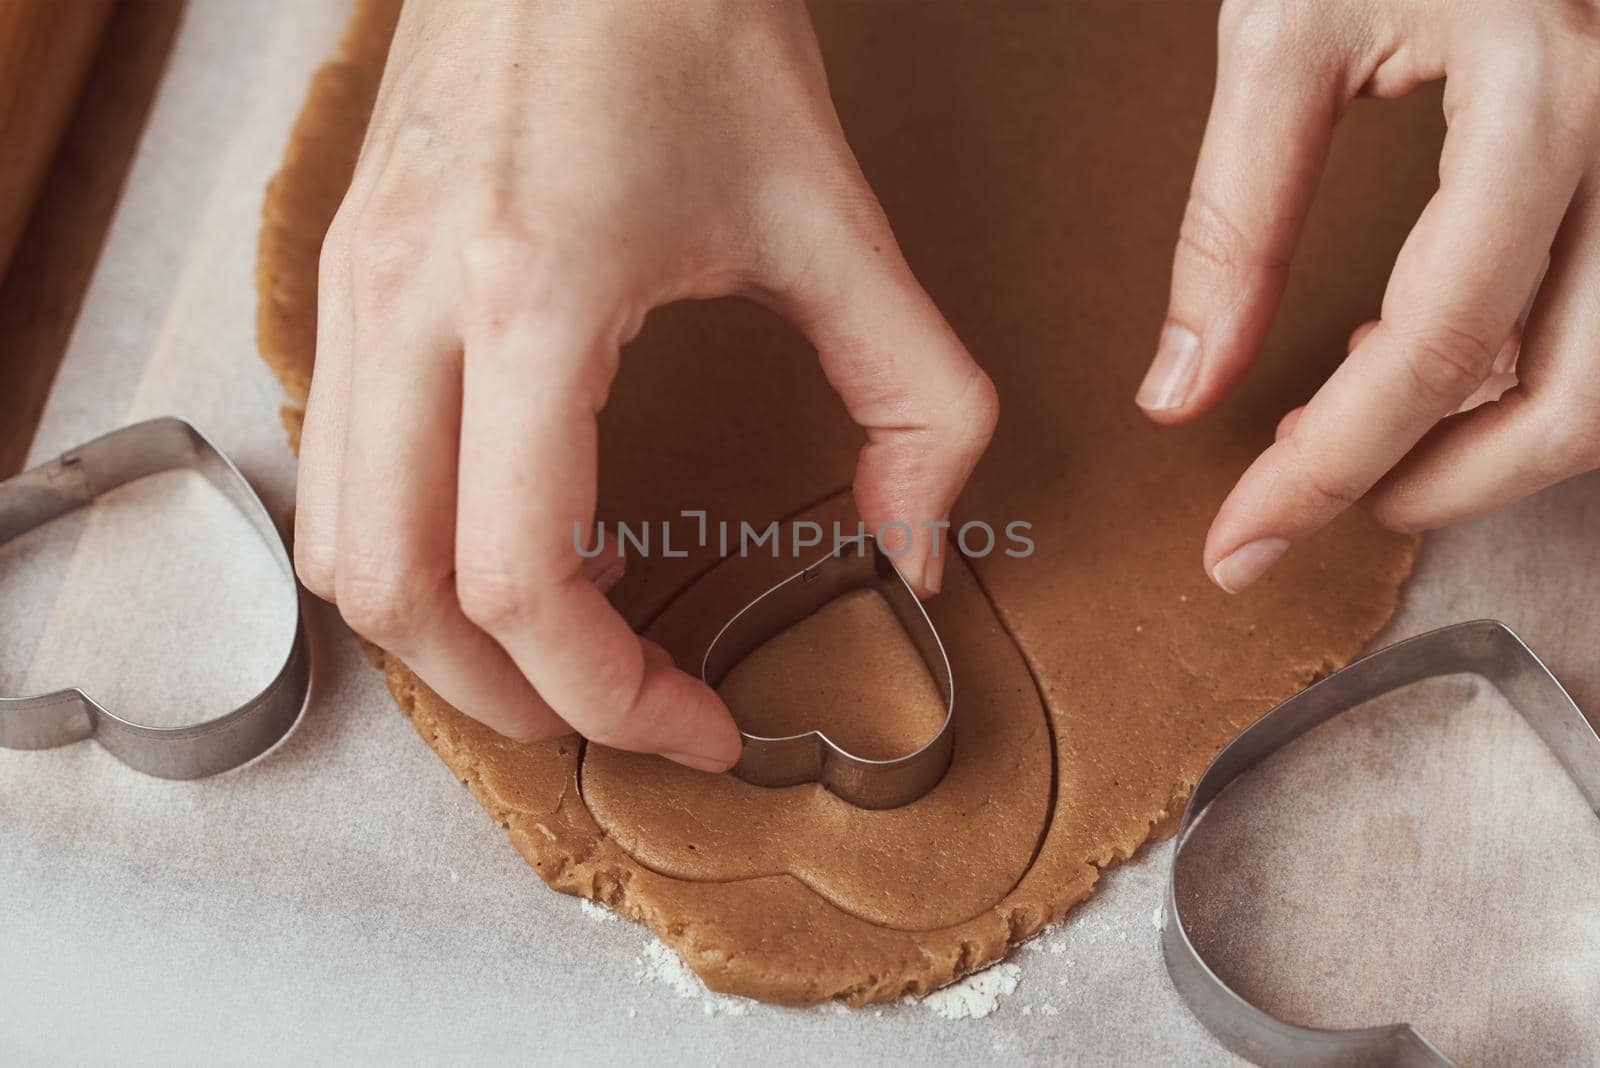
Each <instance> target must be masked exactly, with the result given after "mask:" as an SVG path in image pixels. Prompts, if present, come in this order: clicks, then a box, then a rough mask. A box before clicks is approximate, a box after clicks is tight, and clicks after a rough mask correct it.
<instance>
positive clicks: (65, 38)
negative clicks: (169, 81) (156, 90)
mask: <svg viewBox="0 0 1600 1068" xmlns="http://www.w3.org/2000/svg"><path fill="white" fill-rule="evenodd" d="M111 4H112V0H0V276H3V275H4V274H5V268H6V265H7V264H8V263H9V262H10V261H11V252H12V249H13V248H15V246H16V243H17V238H18V236H19V235H21V233H22V228H23V226H25V225H26V224H27V221H28V210H29V209H30V208H31V207H32V206H33V198H34V196H35V194H37V193H38V191H39V183H40V182H41V181H42V180H43V179H44V175H45V171H46V170H48V169H49V167H50V158H51V157H52V156H53V155H54V154H55V150H56V142H57V141H58V140H60V138H61V131H62V130H64V129H65V128H66V125H67V119H68V118H69V117H70V116H71V115H72V105H73V103H74V102H75V101H76V100H77V98H78V90H80V89H81V88H82V87H83V80H84V77H85V76H86V75H87V74H88V72H89V61H90V60H91V59H92V58H93V57H94V51H95V45H96V44H98V43H99V40H100V31H101V29H102V28H104V26H105V22H106V16H107V15H109V14H110V13H111Z"/></svg>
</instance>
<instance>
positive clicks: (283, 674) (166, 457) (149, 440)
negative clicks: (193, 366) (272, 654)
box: [0, 417, 311, 779]
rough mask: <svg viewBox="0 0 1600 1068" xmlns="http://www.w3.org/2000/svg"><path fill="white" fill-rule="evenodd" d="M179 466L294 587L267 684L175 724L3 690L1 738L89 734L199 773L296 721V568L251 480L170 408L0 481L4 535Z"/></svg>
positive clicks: (301, 645)
mask: <svg viewBox="0 0 1600 1068" xmlns="http://www.w3.org/2000/svg"><path fill="white" fill-rule="evenodd" d="M180 467H187V468H192V469H193V470H195V471H196V472H198V473H199V474H200V475H201V476H203V477H204V478H205V479H206V481H208V482H210V483H211V484H212V485H213V486H215V487H216V488H217V489H218V490H220V491H221V492H222V494H223V495H224V496H225V497H227V498H228V500H229V501H231V502H232V503H233V505H234V506H235V507H237V508H238V509H239V511H240V512H242V513H243V514H244V516H245V518H246V519H248V520H249V521H250V524H251V526H252V527H254V528H255V530H256V533H258V534H260V535H261V540H262V541H263V542H265V543H266V546H267V550H268V552H270V553H271V554H272V557H273V560H274V562H275V563H276V564H277V565H278V567H279V569H280V570H281V571H282V572H283V574H284V578H285V580H286V581H287V582H288V583H289V584H290V585H291V586H294V588H295V626H294V641H293V642H292V643H291V645H290V647H289V653H288V656H287V658H286V659H285V660H284V662H283V666H282V667H281V668H279V669H278V673H277V674H276V675H275V676H274V677H273V679H272V681H271V682H269V683H267V685H266V688H265V689H263V690H262V691H261V692H260V693H258V694H257V695H256V696H254V697H252V698H251V699H250V700H248V701H246V702H245V703H244V704H242V705H240V706H239V707H238V708H235V709H233V710H232V711H230V712H226V713H224V714H222V715H219V716H216V717H214V718H212V719H207V720H204V721H202V722H199V723H189V724H185V725H183V726H180V727H147V726H145V725H143V724H140V723H135V722H133V721H131V720H127V719H124V718H122V717H121V716H118V715H116V714H115V713H113V712H111V711H109V710H107V709H106V708H105V707H104V706H102V705H101V704H100V703H99V702H97V701H95V700H94V699H93V698H92V697H90V696H89V695H88V694H86V693H84V692H83V691H82V690H80V689H77V688H76V687H74V688H72V689H68V690H59V691H57V692H55V693H47V694H40V695H38V696H36V697H0V747H3V748H6V749H52V748H54V747H56V746H59V745H68V744H70V743H72V742H77V741H82V740H83V739H85V738H93V739H95V740H96V741H98V742H99V743H100V744H101V745H102V746H104V747H105V748H106V749H107V750H109V751H110V752H111V754H112V755H113V756H115V757H116V758H117V759H118V760H121V761H122V762H123V763H124V764H127V765H128V766H129V767H131V768H134V769H136V770H138V771H142V772H144V773H146V774H147V775H155V776H158V777H160V778H163V779H199V778H203V777H204V776H207V775H215V774H216V773H217V772H219V771H226V770H228V769H229V768H234V767H237V766H239V765H240V764H243V763H245V762H246V761H248V760H252V759H254V758H255V757H257V756H259V755H261V754H262V753H264V752H266V751H267V750H268V749H270V748H272V746H273V745H274V744H275V743H277V741H278V740H279V739H281V738H282V737H283V736H284V735H285V734H287V733H288V732H289V728H290V727H292V726H294V723H295V720H296V719H298V718H299V715H300V709H301V707H302V706H303V705H304V704H305V701H306V696H307V694H308V692H309V691H310V686H311V661H310V656H309V654H308V653H307V650H306V639H305V628H304V624H303V622H302V620H301V618H300V600H299V587H298V586H295V578H294V568H293V566H292V565H291V564H290V563H289V554H288V553H287V552H286V551H285V549H284V546H283V539H282V537H281V536H280V535H279V533H278V529H277V527H275V526H273V523H272V517H271V516H270V515H268V514H267V509H266V506H265V505H263V504H262V503H261V499H260V498H259V497H257V496H256V492H255V490H254V489H252V488H251V486H250V483H249V481H247V480H246V479H245V477H244V475H243V474H241V473H240V472H239V469H238V468H237V467H235V466H234V465H233V462H232V461H231V460H229V459H228V458H227V457H226V456H224V455H223V453H222V451H221V450H220V449H218V448H217V447H216V446H215V445H213V444H212V443H211V441H210V440H209V439H207V438H206V436H205V435H204V434H202V433H200V431H198V430H196V429H195V428H194V427H193V426H191V425H190V424H189V423H187V422H185V421H184V420H182V419H176V418H171V417H168V418H162V419H151V420H148V421H147V422H143V423H135V424H133V425H132V426H126V427H123V428H122V429H121V430H114V431H112V432H111V433H109V434H106V435H103V436H101V437H98V438H95V439H94V440H93V441H90V442H87V443H85V444H83V445H80V446H78V447H77V448H75V449H69V450H68V451H66V452H65V453H62V454H61V456H59V457H58V458H56V459H54V460H51V461H50V462H48V463H45V464H41V465H39V466H38V467H35V468H31V469H30V470H27V471H24V472H23V473H22V474H20V475H16V476H14V477H12V478H9V479H6V480H5V481H4V482H0V543H4V542H7V541H10V540H11V539H12V538H14V537H16V536H18V535H19V534H22V533H24V532H25V531H29V530H32V529H33V528H35V527H37V526H40V525H42V524H44V523H47V522H49V521H50V520H52V519H55V518H57V517H59V516H62V515H65V514H67V513H68V512H71V511H74V510H75V509H78V508H81V507H83V506H84V505H86V504H88V503H89V502H90V501H93V500H94V499H95V498H96V497H98V496H100V495H101V494H103V493H107V492H109V491H111V490H114V489H116V488H117V487H118V486H124V485H126V484H128V483H129V482H134V481H136V480H138V479H141V478H144V477H145V476H147V475H154V474H158V473H160V472H162V471H170V470H172V469H174V468H180Z"/></svg>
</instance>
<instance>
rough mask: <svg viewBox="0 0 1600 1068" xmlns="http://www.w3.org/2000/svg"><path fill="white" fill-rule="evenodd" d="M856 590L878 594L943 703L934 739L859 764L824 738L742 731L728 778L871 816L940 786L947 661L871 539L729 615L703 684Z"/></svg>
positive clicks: (950, 707)
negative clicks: (824, 798) (804, 789)
mask: <svg viewBox="0 0 1600 1068" xmlns="http://www.w3.org/2000/svg"><path fill="white" fill-rule="evenodd" d="M858 589H874V590H876V591H877V592H878V593H879V594H880V595H881V596H882V597H883V598H884V600H885V601H887V602H888V603H889V607H890V609H891V610H892V611H893V612H894V614H895V618H896V619H897V620H899V622H900V627H901V629H902V630H903V631H905V633H906V635H907V637H909V638H910V639H911V642H912V644H913V645H914V646H916V649H917V652H918V654H919V655H920V656H921V657H922V662H923V664H924V665H925V666H926V667H927V668H928V673H929V674H930V675H931V676H932V678H933V683H934V686H935V688H936V689H937V690H938V691H939V696H940V697H942V698H943V699H944V719H943V721H942V722H941V723H940V725H939V730H938V731H937V732H936V733H935V734H934V736H933V737H932V738H930V739H929V740H928V741H927V742H925V743H923V744H922V745H921V746H920V747H918V748H917V749H915V750H913V751H912V752H910V753H907V754H905V755H903V756H899V757H895V758H893V759H890V760H871V759H868V758H866V757H862V756H857V755H856V754H854V753H852V752H850V751H849V750H848V749H845V748H843V747H842V746H840V745H839V744H838V743H836V742H835V741H833V739H831V738H829V737H828V736H827V735H826V734H825V733H824V732H822V731H820V730H810V731H804V732H802V733H800V734H791V735H787V736H785V737H780V738H774V737H767V736H765V735H759V734H752V733H750V732H748V731H744V730H741V731H740V732H739V734H740V737H741V738H742V739H743V741H744V748H743V750H742V751H741V753H740V755H739V762H738V763H737V764H735V765H734V767H733V769H732V770H733V774H734V775H736V776H738V777H739V778H741V779H743V780H744V781H746V782H748V783H752V784H754V785H756V786H765V787H784V786H800V785H803V784H805V783H810V782H817V783H821V784H822V785H823V786H824V787H826V788H827V789H828V790H830V791H831V792H833V793H834V794H836V795H838V796H839V797H841V798H843V799H844V800H846V801H848V802H850V803H851V804H853V805H855V806H856V807H858V808H867V809H887V808H898V807H900V806H901V805H906V804H910V803H911V802H912V801H915V800H917V799H918V798H920V797H922V796H924V795H925V794H927V793H928V791H930V790H932V789H933V788H934V787H935V786H936V785H938V783H939V781H940V780H941V779H943V778H944V774H945V772H946V770H948V769H949V767H950V757H951V754H952V752H953V749H954V742H955V730H954V723H955V678H954V676H953V675H952V673H951V671H950V658H949V656H948V655H947V654H946V653H945V649H944V642H943V641H942V640H941V639H940V637H939V632H938V631H937V630H936V629H935V628H934V625H933V620H932V619H930V618H929V616H928V612H927V609H926V608H924V607H923V604H922V601H921V600H920V599H919V598H918V597H917V595H916V592H915V591H913V590H912V588H911V586H910V584H909V583H908V582H906V580H905V577H904V576H903V575H901V574H900V571H899V569H898V568H896V567H895V565H894V560H893V559H892V558H891V557H890V555H889V553H888V552H887V551H886V550H884V548H883V546H882V545H881V544H879V542H878V539H877V538H874V537H871V536H870V535H862V536H858V537H852V538H843V539H840V540H839V543H838V544H837V545H836V547H835V549H834V551H833V552H832V553H830V554H829V555H827V556H825V557H823V558H822V559H820V560H818V561H817V562H816V563H814V564H812V565H811V566H809V567H806V568H804V569H802V570H800V571H798V572H796V573H795V574H793V575H790V576H789V577H788V578H786V579H784V580H783V581H782V582H779V583H778V584H777V585H775V586H773V587H772V588H770V589H768V590H767V591H766V592H765V593H763V594H761V595H760V596H758V597H756V598H755V599H754V600H753V601H751V602H750V603H749V604H747V605H745V606H744V607H743V608H741V609H740V610H739V611H738V612H737V613H735V614H734V616H733V618H732V619H730V620H728V622H727V623H725V624H724V625H723V627H722V629H721V630H720V631H718V632H717V636H716V637H715V638H713V639H711V644H710V645H709V646H707V647H706V652H705V657H704V659H703V660H702V661H701V666H700V677H701V679H703V680H704V681H705V683H706V685H708V686H711V687H712V688H713V689H714V688H716V686H717V684H719V683H720V682H722V680H723V679H724V678H726V677H727V674H728V672H729V671H731V670H732V669H733V666H734V665H735V664H737V663H738V662H739V661H740V660H742V659H743V658H744V657H745V656H746V655H748V654H749V653H750V652H751V651H753V650H754V649H755V648H756V647H757V646H759V645H761V644H762V643H764V642H766V641H768V640H769V639H771V638H773V637H775V636H776V635H777V634H778V633H779V632H780V631H782V630H784V629H786V628H787V627H789V626H792V625H793V624H795V623H798V622H800V620H802V619H804V618H806V617H807V616H809V615H811V614H812V613H813V612H815V611H816V610H817V609H819V608H821V607H822V606H823V605H825V604H827V603H828V602H829V601H832V600H834V599H835V598H837V597H840V596H842V595H844V594H846V593H850V592H852V591H854V590H858Z"/></svg>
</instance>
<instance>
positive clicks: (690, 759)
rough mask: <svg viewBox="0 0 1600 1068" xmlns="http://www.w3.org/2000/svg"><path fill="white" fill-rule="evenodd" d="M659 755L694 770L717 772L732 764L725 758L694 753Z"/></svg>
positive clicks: (725, 769) (726, 768)
mask: <svg viewBox="0 0 1600 1068" xmlns="http://www.w3.org/2000/svg"><path fill="white" fill-rule="evenodd" d="M661 755H662V756H664V757H666V758H667V759H668V760H670V761H672V762H674V763H676V764H682V765H683V766H684V767H686V768H693V769H694V770H695V771H711V772H718V771H727V770H728V769H729V768H731V767H733V764H732V763H731V762H729V761H727V760H720V759H717V758H714V757H703V756H698V755H696V754H694V753H662V754H661Z"/></svg>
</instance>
